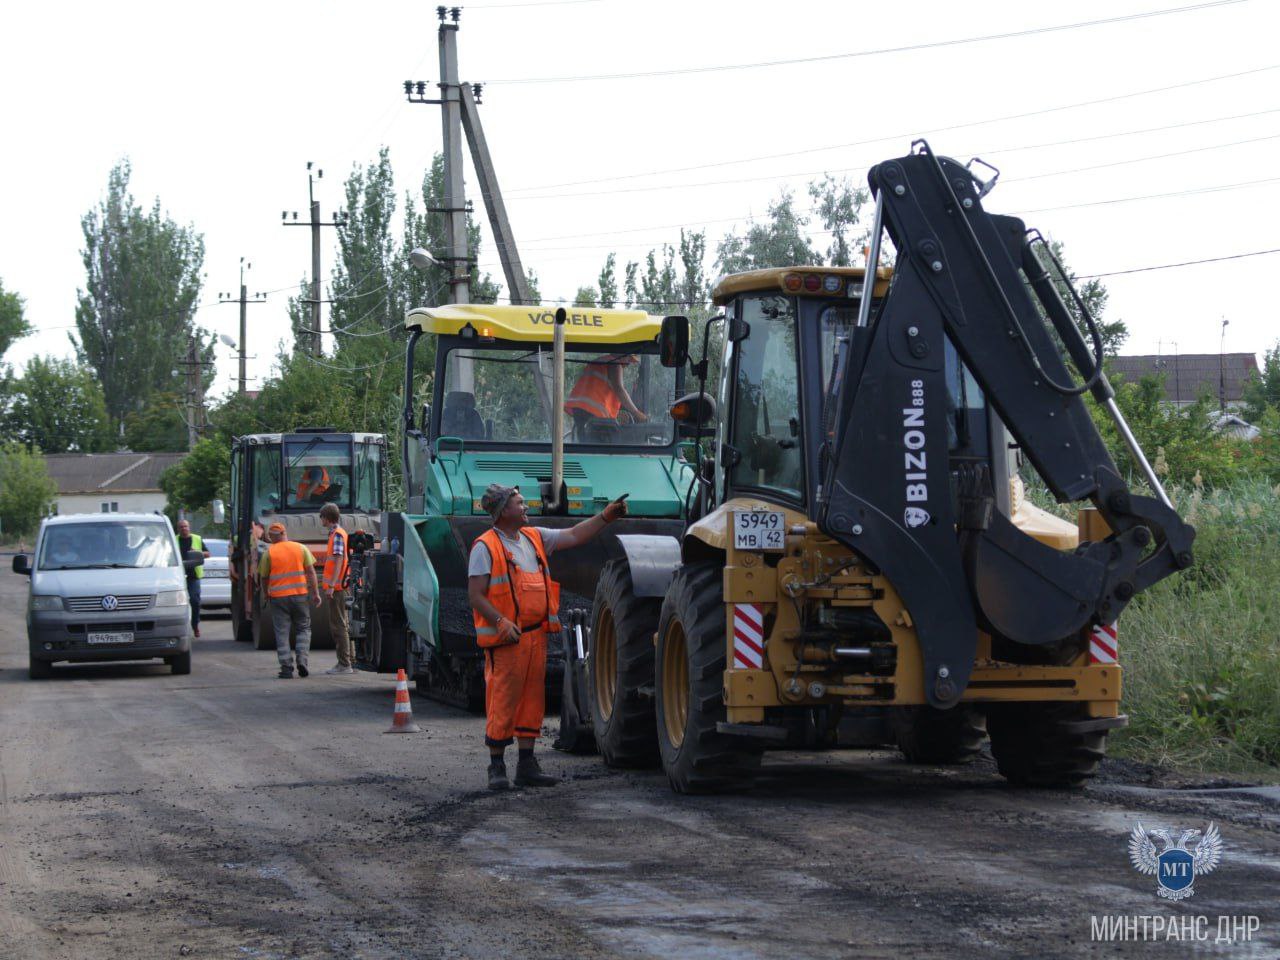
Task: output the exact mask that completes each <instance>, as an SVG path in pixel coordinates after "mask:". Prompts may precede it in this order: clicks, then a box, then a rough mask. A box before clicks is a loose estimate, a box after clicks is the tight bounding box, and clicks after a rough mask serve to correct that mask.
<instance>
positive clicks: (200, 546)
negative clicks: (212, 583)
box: [178, 520, 212, 637]
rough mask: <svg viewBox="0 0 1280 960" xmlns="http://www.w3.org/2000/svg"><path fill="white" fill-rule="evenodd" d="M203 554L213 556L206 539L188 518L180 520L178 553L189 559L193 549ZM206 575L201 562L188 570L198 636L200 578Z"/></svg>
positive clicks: (189, 590)
mask: <svg viewBox="0 0 1280 960" xmlns="http://www.w3.org/2000/svg"><path fill="white" fill-rule="evenodd" d="M193 550H194V551H195V552H196V553H200V554H203V555H204V556H206V557H208V556H212V554H210V553H209V551H208V550H206V549H205V548H204V540H203V539H201V537H200V536H199V534H194V533H192V532H191V524H190V523H188V522H187V521H186V520H179V521H178V554H179V555H180V556H181V557H182V559H183V560H186V559H187V554H188V553H190V552H191V551H193ZM203 577H204V564H203V563H202V564H200V565H199V566H197V567H196V568H195V569H194V570H188V571H187V597H188V598H189V599H190V601H191V630H192V632H193V633H194V634H195V635H196V636H197V637H198V636H200V580H201V579H202V578H203Z"/></svg>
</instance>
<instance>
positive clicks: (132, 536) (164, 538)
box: [36, 520, 178, 570]
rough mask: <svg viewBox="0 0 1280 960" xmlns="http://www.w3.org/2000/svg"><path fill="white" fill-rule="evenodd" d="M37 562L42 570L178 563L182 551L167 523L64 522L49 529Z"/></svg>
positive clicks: (174, 565) (154, 565)
mask: <svg viewBox="0 0 1280 960" xmlns="http://www.w3.org/2000/svg"><path fill="white" fill-rule="evenodd" d="M36 565H37V567H38V568H39V569H41V570H97V569H110V568H116V567H135V568H136V567H176V566H178V552H177V551H176V550H175V549H174V546H173V534H172V533H170V532H169V527H168V526H167V525H165V524H163V523H156V522H154V521H150V520H134V521H129V520H121V521H118V522H114V523H101V522H97V523H60V524H57V525H55V526H49V527H48V528H46V529H45V533H44V542H43V543H42V544H41V546H40V558H39V561H38V562H37V564H36Z"/></svg>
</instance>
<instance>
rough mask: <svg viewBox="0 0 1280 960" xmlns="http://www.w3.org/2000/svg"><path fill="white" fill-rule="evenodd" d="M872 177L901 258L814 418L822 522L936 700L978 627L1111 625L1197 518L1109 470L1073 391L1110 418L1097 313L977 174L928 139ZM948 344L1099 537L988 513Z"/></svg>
mask: <svg viewBox="0 0 1280 960" xmlns="http://www.w3.org/2000/svg"><path fill="white" fill-rule="evenodd" d="M868 179H869V181H870V185H871V189H872V192H873V194H874V195H875V196H876V201H877V225H879V224H880V223H881V222H882V223H883V227H884V229H885V231H886V232H887V233H888V235H889V237H890V239H891V240H892V241H893V244H894V247H895V249H896V250H897V262H896V264H895V268H894V275H893V280H892V283H891V285H890V289H889V293H888V295H887V296H886V297H885V298H884V301H883V302H882V303H881V304H880V306H879V309H878V311H877V312H876V313H875V315H874V316H870V317H867V318H866V325H865V326H860V327H859V328H858V329H857V330H856V331H855V336H854V337H853V338H852V340H851V345H850V347H849V356H848V358H847V364H846V365H845V366H846V369H847V371H848V373H847V374H846V375H845V376H844V377H843V378H842V381H841V383H840V385H839V387H838V390H837V391H836V392H835V394H834V395H833V396H831V397H830V398H828V402H829V404H832V405H833V406H832V407H831V408H830V410H829V416H828V418H827V419H828V422H832V423H837V424H843V425H844V427H843V429H841V430H840V431H839V433H838V435H837V436H836V437H835V438H834V439H833V440H832V441H831V442H830V448H829V451H828V456H827V457H826V468H825V471H824V476H823V486H822V491H823V493H822V498H821V500H820V502H819V508H818V521H819V524H820V525H821V526H822V528H823V529H824V530H825V531H826V532H827V533H828V534H830V535H831V536H833V537H835V538H836V539H838V540H840V541H842V542H844V543H845V544H847V545H848V546H849V547H851V548H852V549H854V550H855V551H857V552H858V553H860V554H861V555H863V556H864V557H865V558H866V559H867V560H868V561H870V562H871V563H872V564H874V565H875V566H876V567H878V568H879V569H881V570H882V571H883V572H884V573H885V574H886V575H887V576H888V577H889V578H890V579H891V580H892V581H893V583H894V585H895V587H896V588H897V590H898V591H899V593H900V594H901V595H902V597H903V599H904V601H905V602H906V604H907V607H908V609H909V610H910V611H911V615H912V619H913V620H914V621H915V623H916V630H917V636H918V637H919V638H920V643H921V648H922V652H923V655H924V660H925V677H926V694H927V695H928V697H929V700H930V702H931V703H932V704H933V705H935V706H940V707H945V706H950V705H951V704H954V703H955V702H956V700H957V699H958V698H959V696H960V694H961V693H962V692H963V690H964V687H965V685H966V683H967V679H968V674H969V670H970V667H971V665H972V662H973V655H974V649H975V645H976V635H977V628H979V627H981V628H982V629H984V630H986V631H988V632H989V633H991V634H992V636H993V637H995V638H998V639H1001V640H1006V641H1011V642H1013V643H1015V644H1023V645H1027V646H1037V645H1049V644H1054V643H1058V642H1061V641H1063V640H1065V639H1067V638H1069V637H1072V636H1075V635H1077V634H1078V633H1079V632H1080V631H1081V630H1083V629H1086V628H1088V627H1089V626H1090V625H1091V624H1096V623H1113V622H1114V621H1115V619H1116V617H1117V615H1118V614H1119V613H1120V611H1121V610H1122V609H1123V608H1124V606H1125V605H1126V604H1127V603H1128V602H1129V600H1130V599H1131V598H1132V597H1133V595H1134V594H1135V593H1136V592H1138V591H1139V590H1141V589H1145V588H1146V587H1148V586H1150V585H1151V584H1153V583H1155V582H1157V581H1158V580H1160V579H1162V578H1164V577H1166V576H1168V575H1169V574H1171V573H1173V572H1175V571H1176V570H1179V569H1182V568H1185V567H1187V566H1189V565H1190V564H1191V562H1192V555H1191V544H1192V541H1193V539H1194V536H1195V531H1194V530H1193V529H1192V528H1191V527H1189V526H1188V525H1187V524H1185V523H1184V522H1183V521H1182V520H1181V518H1179V517H1178V515H1177V514H1176V513H1175V512H1174V510H1173V509H1172V507H1171V506H1170V505H1169V503H1168V500H1167V498H1166V497H1165V496H1164V491H1163V490H1161V489H1160V488H1159V483H1158V480H1157V478H1156V477H1155V476H1154V474H1153V473H1149V475H1148V476H1149V481H1150V482H1151V483H1152V486H1153V488H1154V489H1155V490H1156V492H1157V497H1156V498H1151V497H1145V496H1138V495H1135V494H1133V493H1131V492H1130V491H1129V489H1128V486H1127V485H1126V484H1125V482H1124V480H1123V479H1122V478H1121V477H1120V475H1119V471H1118V470H1117V469H1116V466H1115V463H1114V462H1113V460H1112V458H1111V455H1110V453H1109V452H1108V450H1107V448H1106V445H1105V444H1104V443H1103V440H1102V437H1101V436H1100V435H1099V433H1098V431H1097V429H1096V427H1095V426H1094V423H1093V420H1092V418H1091V416H1090V414H1089V411H1088V409H1087V408H1086V406H1085V403H1084V400H1083V394H1084V393H1085V392H1091V393H1092V394H1093V396H1094V397H1095V398H1096V399H1097V400H1098V401H1099V402H1100V403H1102V404H1103V405H1104V406H1105V407H1106V408H1107V409H1109V410H1110V411H1111V412H1112V414H1113V415H1114V416H1116V417H1118V416H1119V411H1118V410H1117V409H1116V407H1115V403H1114V394H1113V393H1112V390H1111V387H1110V384H1108V383H1107V381H1106V377H1105V376H1104V375H1103V373H1102V370H1101V357H1102V346H1101V341H1100V339H1099V337H1098V334H1097V330H1096V326H1094V325H1093V324H1092V321H1089V327H1090V334H1091V337H1090V339H1091V340H1092V343H1090V342H1088V341H1086V340H1085V339H1084V337H1083V336H1082V335H1081V333H1080V331H1079V329H1078V328H1077V327H1076V325H1075V322H1074V319H1073V318H1072V317H1071V314H1070V312H1069V311H1068V310H1067V308H1066V307H1065V305H1064V304H1063V303H1062V301H1061V299H1060V298H1059V297H1058V294H1057V290H1056V287H1055V284H1054V283H1053V281H1052V280H1051V279H1050V277H1049V274H1048V273H1047V271H1046V270H1045V267H1044V265H1043V262H1042V260H1041V258H1040V256H1038V255H1037V252H1036V247H1037V244H1038V243H1039V242H1040V241H1039V238H1038V237H1039V235H1038V234H1036V233H1035V232H1034V231H1032V232H1031V233H1030V234H1028V232H1027V230H1026V228H1025V225H1024V224H1023V223H1022V221H1021V220H1018V219H1017V218H1014V217H1005V216H997V215H993V214H989V213H987V212H986V211H985V210H984V209H983V206H982V195H983V193H984V185H983V184H982V183H981V182H979V181H977V180H976V179H975V177H974V175H973V174H972V173H971V172H970V171H969V170H968V169H967V168H965V167H964V166H962V165H961V164H958V163H956V162H955V161H953V160H950V159H948V158H945V157H937V156H935V155H934V154H933V152H932V151H931V150H930V149H929V147H928V145H927V144H924V143H920V144H918V149H917V150H916V152H913V153H912V154H910V155H908V156H906V157H902V158H899V159H896V160H889V161H886V162H884V163H881V164H878V165H877V166H875V167H874V168H872V170H871V172H870V174H869V178H868ZM869 275H870V274H869ZM868 293H869V291H864V298H865V297H867V296H868ZM1037 301H1038V305H1039V307H1040V308H1041V309H1037ZM1041 310H1043V316H1042V313H1041ZM1044 317H1047V318H1048V322H1047V323H1046V320H1045V319H1044ZM948 341H949V343H950V345H951V346H952V347H953V348H954V350H955V352H956V353H957V354H958V355H959V357H960V358H961V359H962V360H963V361H964V364H965V366H966V367H967V369H968V370H969V372H970V373H971V374H972V376H973V377H974V379H975V380H976V381H977V383H978V385H979V386H980V387H981V388H982V391H983V395H984V396H985V398H986V401H987V402H988V403H989V404H990V405H991V407H992V408H993V409H994V410H995V412H996V413H997V414H998V415H999V417H1000V419H1001V420H1002V421H1003V423H1004V424H1005V425H1006V426H1007V427H1008V429H1009V432H1010V433H1012V435H1013V436H1014V438H1015V439H1016V440H1017V442H1018V444H1019V446H1020V448H1021V449H1022V451H1023V452H1024V454H1025V455H1026V456H1027V458H1028V459H1029V460H1030V462H1031V463H1032V464H1033V465H1034V466H1035V468H1036V469H1037V471H1039V473H1040V475H1041V476H1042V477H1043V478H1044V480H1045V482H1046V483H1047V484H1048V486H1049V488H1050V490H1051V491H1052V492H1053V494H1054V496H1055V497H1056V498H1057V499H1058V500H1059V501H1060V502H1067V501H1088V502H1092V503H1093V504H1094V505H1095V506H1096V507H1097V508H1098V510H1099V511H1100V512H1101V514H1102V516H1103V517H1104V518H1105V519H1106V521H1107V523H1108V524H1109V525H1110V527H1111V529H1112V531H1113V534H1112V535H1111V536H1110V537H1108V538H1107V540H1105V541H1103V542H1100V543H1093V544H1085V545H1082V546H1081V549H1080V550H1078V551H1077V552H1076V553H1074V554H1066V553H1062V552H1060V551H1057V550H1054V549H1051V548H1050V547H1047V546H1045V545H1043V544H1041V543H1039V542H1038V541H1035V540H1033V539H1032V538H1031V537H1029V536H1027V535H1025V534H1023V533H1021V532H1020V531H1018V530H1017V529H1016V528H1015V527H1014V526H1013V525H1012V523H1011V522H1010V521H1009V520H1008V518H1007V517H1005V516H1003V515H1002V514H1000V513H999V511H998V510H997V509H996V508H995V499H994V496H993V484H994V483H1005V482H1006V479H1007V478H1005V477H1004V476H997V477H992V476H991V473H990V469H989V465H987V464H984V463H982V462H980V461H978V460H975V459H974V458H973V457H960V456H956V455H954V454H955V453H956V450H955V446H956V444H955V437H954V429H953V428H952V427H951V422H952V417H953V415H954V411H953V410H951V409H949V405H948V403H949V401H948V397H949V392H948V384H947V371H946V370H945V362H944V361H945V358H946V355H947V343H948ZM1059 344H1061V345H1062V346H1063V347H1065V349H1066V351H1067V353H1068V354H1069V355H1070V356H1071V359H1072V361H1073V363H1074V365H1075V366H1076V368H1077V370H1079V371H1080V372H1081V373H1082V374H1083V375H1084V377H1085V379H1084V382H1083V383H1080V384H1076V383H1075V382H1074V380H1073V378H1072V376H1071V374H1070V371H1069V370H1068V368H1067V365H1066V363H1065V361H1064V359H1063V358H1062V356H1061V353H1060V347H1059ZM1119 422H1120V424H1121V428H1122V434H1125V435H1126V436H1129V437H1131V435H1130V434H1129V432H1128V429H1127V427H1125V426H1124V425H1123V421H1122V420H1121V421H1119ZM991 442H992V443H999V442H1003V439H1002V438H999V437H997V438H993V439H992V441H991ZM1132 447H1133V449H1134V452H1135V457H1136V459H1138V460H1139V462H1141V463H1142V464H1143V465H1144V466H1145V458H1143V457H1142V456H1141V451H1140V450H1139V449H1137V445H1136V442H1134V443H1133V444H1132Z"/></svg>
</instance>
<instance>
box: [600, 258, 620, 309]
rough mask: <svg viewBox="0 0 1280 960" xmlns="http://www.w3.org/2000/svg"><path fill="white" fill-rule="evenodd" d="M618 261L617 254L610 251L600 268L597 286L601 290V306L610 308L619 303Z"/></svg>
mask: <svg viewBox="0 0 1280 960" xmlns="http://www.w3.org/2000/svg"><path fill="white" fill-rule="evenodd" d="M617 263H618V257H617V255H616V254H614V253H610V254H609V256H607V257H605V260H604V266H603V267H601V268H600V276H599V277H598V278H597V279H596V286H597V287H598V289H599V291H600V306H602V307H607V308H609V309H612V308H613V307H614V306H615V305H617V303H618V275H617V272H616V269H615V268H616V266H617Z"/></svg>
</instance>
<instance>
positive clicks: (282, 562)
mask: <svg viewBox="0 0 1280 960" xmlns="http://www.w3.org/2000/svg"><path fill="white" fill-rule="evenodd" d="M303 549H304V548H303V546H302V544H300V543H294V542H293V541H292V540H282V541H280V542H279V543H273V544H271V546H269V547H268V548H267V556H269V557H270V558H271V572H270V573H269V574H268V575H267V596H269V597H273V598H274V597H302V596H306V593H307V574H306V566H307V561H306V554H305V553H303Z"/></svg>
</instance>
